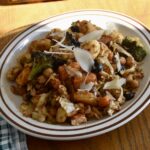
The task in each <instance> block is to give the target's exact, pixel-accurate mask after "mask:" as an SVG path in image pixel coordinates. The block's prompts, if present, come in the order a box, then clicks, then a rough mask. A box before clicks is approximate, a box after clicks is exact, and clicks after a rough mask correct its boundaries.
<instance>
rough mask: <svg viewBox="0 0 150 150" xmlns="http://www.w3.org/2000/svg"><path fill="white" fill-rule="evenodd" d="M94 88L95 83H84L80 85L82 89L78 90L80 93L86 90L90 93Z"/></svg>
mask: <svg viewBox="0 0 150 150" xmlns="http://www.w3.org/2000/svg"><path fill="white" fill-rule="evenodd" d="M93 86H94V82H89V83H82V84H81V85H80V89H78V90H79V91H80V90H86V91H90V90H91V89H92V88H93Z"/></svg>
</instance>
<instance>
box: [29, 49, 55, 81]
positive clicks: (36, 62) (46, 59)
mask: <svg viewBox="0 0 150 150" xmlns="http://www.w3.org/2000/svg"><path fill="white" fill-rule="evenodd" d="M32 59H33V67H32V70H31V72H30V75H29V80H33V79H34V77H35V76H36V75H37V74H39V73H40V72H42V71H43V69H45V68H47V67H52V61H53V60H52V58H51V57H50V56H49V55H46V54H45V53H43V52H33V53H32Z"/></svg>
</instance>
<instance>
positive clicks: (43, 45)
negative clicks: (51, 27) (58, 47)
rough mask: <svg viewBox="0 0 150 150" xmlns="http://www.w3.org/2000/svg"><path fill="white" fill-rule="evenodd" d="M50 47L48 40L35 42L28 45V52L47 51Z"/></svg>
mask: <svg viewBox="0 0 150 150" xmlns="http://www.w3.org/2000/svg"><path fill="white" fill-rule="evenodd" d="M50 46H51V40H50V39H41V40H35V41H33V42H32V43H31V44H30V46H29V51H30V52H34V51H44V50H49V49H50Z"/></svg>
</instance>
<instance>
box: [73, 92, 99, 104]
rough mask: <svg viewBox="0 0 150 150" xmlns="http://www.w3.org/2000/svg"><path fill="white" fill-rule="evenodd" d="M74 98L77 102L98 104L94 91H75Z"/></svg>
mask: <svg viewBox="0 0 150 150" xmlns="http://www.w3.org/2000/svg"><path fill="white" fill-rule="evenodd" d="M74 100H75V101H76V102H81V103H84V104H89V105H96V104H97V101H96V97H95V95H94V94H93V93H90V92H88V91H78V92H75V93H74Z"/></svg>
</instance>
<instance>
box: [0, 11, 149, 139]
mask: <svg viewBox="0 0 150 150" xmlns="http://www.w3.org/2000/svg"><path fill="white" fill-rule="evenodd" d="M83 19H85V20H91V22H92V23H94V24H96V25H98V26H100V27H102V28H104V29H106V28H107V24H108V23H114V24H115V25H116V26H117V28H118V29H119V30H120V31H121V32H122V33H123V34H124V35H132V36H137V37H139V38H140V39H141V41H142V43H143V45H144V47H145V49H146V50H147V56H146V58H145V60H144V63H143V65H142V68H143V70H144V74H145V77H144V79H143V80H142V82H141V84H140V88H139V89H138V91H137V94H136V96H135V98H134V100H132V101H128V102H126V103H125V104H124V105H123V107H122V109H121V111H120V112H118V113H116V114H115V115H113V116H111V117H106V118H104V119H102V120H98V121H91V122H88V123H86V124H82V125H80V126H69V125H68V126H62V125H51V124H46V123H40V122H37V121H35V120H32V119H30V118H26V117H23V116H22V114H21V113H20V112H19V109H18V108H19V105H20V103H21V97H19V96H16V95H13V94H12V93H11V91H10V83H9V82H8V81H7V80H6V72H7V70H8V69H9V68H10V67H11V66H13V65H14V64H15V63H16V58H17V57H18V56H19V55H20V54H22V53H23V52H24V51H25V50H26V48H27V46H28V44H29V43H30V42H31V41H32V40H35V39H38V38H41V37H43V36H45V35H46V33H47V32H48V31H50V30H51V29H52V28H55V27H58V28H61V29H67V28H68V27H69V26H70V25H71V23H72V22H73V21H76V20H83ZM149 53H150V32H149V30H148V29H147V28H146V27H145V26H144V25H142V24H141V23H139V22H137V21H135V20H133V19H132V18H129V17H127V16H125V15H121V14H118V13H115V12H108V11H103V10H90V11H77V12H70V13H65V14H62V15H59V16H55V17H51V18H49V19H46V20H44V21H42V22H40V23H38V24H36V25H34V26H32V27H30V28H28V29H27V30H26V31H24V32H22V33H21V34H19V35H18V36H17V37H15V38H14V39H13V40H12V41H11V42H10V43H9V44H8V45H7V46H6V47H5V48H4V51H3V53H2V54H1V59H0V84H1V86H0V108H1V112H2V116H3V117H4V118H5V119H6V120H7V121H8V122H9V123H10V124H11V125H13V126H14V127H16V128H17V129H19V130H21V131H23V132H25V133H26V134H29V135H32V136H36V137H40V138H45V139H52V140H74V139H83V138H87V137H92V136H96V135H100V134H103V133H106V132H108V131H111V130H113V129H116V128H118V127H120V126H122V125H123V124H125V123H127V122H128V121H129V120H131V119H133V118H134V117H135V116H136V115H138V114H139V113H140V112H141V111H142V110H143V109H144V108H145V107H146V106H147V105H148V104H149V102H150V100H149V94H150V77H149V75H150V69H149V66H150V54H149Z"/></svg>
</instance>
